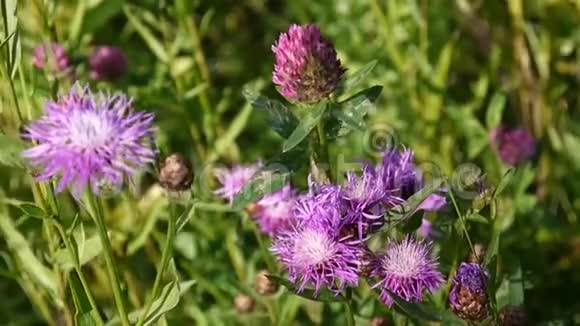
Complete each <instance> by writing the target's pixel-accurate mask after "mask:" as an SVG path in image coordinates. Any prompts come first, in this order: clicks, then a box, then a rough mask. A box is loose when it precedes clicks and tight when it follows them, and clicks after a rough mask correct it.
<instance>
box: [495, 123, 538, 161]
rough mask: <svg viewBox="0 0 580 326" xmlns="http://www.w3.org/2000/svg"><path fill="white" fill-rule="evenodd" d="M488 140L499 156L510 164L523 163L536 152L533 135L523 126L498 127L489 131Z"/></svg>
mask: <svg viewBox="0 0 580 326" xmlns="http://www.w3.org/2000/svg"><path fill="white" fill-rule="evenodd" d="M490 141H491V144H492V147H493V148H494V150H495V151H496V152H497V155H498V156H499V158H500V159H501V160H502V161H503V162H505V163H506V164H508V165H511V166H516V165H518V164H520V163H523V162H525V161H527V160H529V159H531V158H532V157H533V156H534V155H535V154H536V142H535V140H534V137H532V135H531V134H530V132H529V131H528V130H527V129H525V128H515V129H509V128H507V127H505V126H501V127H498V128H496V129H494V130H492V131H491V133H490Z"/></svg>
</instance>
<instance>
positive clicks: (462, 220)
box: [447, 183, 479, 259]
mask: <svg viewBox="0 0 580 326" xmlns="http://www.w3.org/2000/svg"><path fill="white" fill-rule="evenodd" d="M447 185H448V186H449V197H451V202H453V207H454V208H455V212H456V213H457V216H458V217H459V221H460V222H461V227H462V228H463V232H464V233H465V238H467V243H468V244H469V248H470V249H471V252H472V253H473V256H474V257H475V259H479V257H478V256H477V253H476V252H475V249H474V247H473V243H472V242H471V238H470V237H469V233H468V232H467V227H466V226H465V220H464V219H463V215H462V214H461V212H460V211H459V206H458V205H457V201H456V200H455V196H454V195H453V189H452V187H451V185H449V183H447Z"/></svg>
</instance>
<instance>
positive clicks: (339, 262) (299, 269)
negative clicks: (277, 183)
mask: <svg viewBox="0 0 580 326" xmlns="http://www.w3.org/2000/svg"><path fill="white" fill-rule="evenodd" d="M329 198H330V196H327V194H324V195H322V196H304V197H301V198H300V199H298V200H297V202H296V215H297V225H296V226H295V227H294V228H293V229H292V230H290V231H288V232H284V233H282V234H280V235H279V236H278V237H277V238H276V239H275V240H274V243H273V245H272V248H271V251H272V252H273V253H274V254H276V255H277V256H278V259H279V261H280V262H281V263H282V264H284V266H285V268H286V269H287V270H288V279H289V280H290V281H291V282H293V283H295V284H296V285H297V289H298V291H303V290H304V289H305V288H306V287H307V286H309V287H313V288H314V291H315V293H316V294H318V293H319V291H320V290H321V289H322V288H323V287H324V288H328V289H329V290H331V291H333V292H335V293H340V292H342V291H343V290H344V288H345V286H357V285H358V279H359V270H360V262H359V259H360V257H361V256H362V249H361V247H360V246H358V245H355V244H351V243H348V242H345V241H342V239H341V232H340V224H341V217H340V210H339V209H338V208H337V207H336V206H334V207H332V205H331V204H330V203H332V201H328V202H326V201H324V199H329Z"/></svg>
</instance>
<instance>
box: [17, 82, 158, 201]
mask: <svg viewBox="0 0 580 326" xmlns="http://www.w3.org/2000/svg"><path fill="white" fill-rule="evenodd" d="M153 119H154V116H153V114H151V113H143V112H135V111H134V110H133V107H132V100H131V99H130V98H127V97H126V96H124V95H113V96H106V95H104V94H102V93H99V94H98V95H96V96H95V95H93V94H92V93H91V91H90V89H89V88H88V87H84V88H81V87H79V86H78V85H74V86H73V88H72V89H71V91H70V92H69V94H67V95H64V96H60V97H59V98H58V100H57V101H56V102H53V101H49V102H47V103H46V105H45V114H44V116H42V117H41V118H40V119H39V120H36V121H33V122H32V123H30V124H29V125H28V126H27V127H26V129H25V132H24V134H23V137H25V138H27V139H30V140H31V141H34V142H36V143H37V145H36V146H34V147H32V148H30V149H28V150H26V151H24V153H23V156H24V157H25V158H27V159H29V161H30V163H31V164H32V165H34V166H36V167H38V168H40V169H41V171H40V173H39V175H38V176H37V178H36V179H37V180H39V181H46V180H50V179H52V178H59V179H60V180H59V182H58V186H57V191H59V192H60V191H62V190H64V189H65V188H66V187H69V186H70V188H71V190H72V193H73V195H75V196H77V197H78V196H79V195H80V194H81V193H82V192H83V191H84V190H85V189H86V187H87V186H90V187H91V189H92V191H93V192H94V193H97V194H98V193H101V190H103V189H104V188H108V189H111V190H114V189H118V188H120V187H121V186H122V185H123V181H124V180H125V179H126V178H130V177H131V176H133V175H134V174H135V173H136V172H137V171H139V170H141V169H142V168H143V167H144V166H145V165H146V164H148V163H151V162H153V161H154V158H155V155H156V150H155V149H153V148H152V146H151V145H152V141H153V133H154V130H153Z"/></svg>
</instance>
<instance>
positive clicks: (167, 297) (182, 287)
mask: <svg viewBox="0 0 580 326" xmlns="http://www.w3.org/2000/svg"><path fill="white" fill-rule="evenodd" d="M194 283H195V281H187V282H183V283H181V284H180V283H178V282H171V283H169V284H167V285H166V286H165V287H164V288H163V290H162V291H161V294H160V295H159V298H157V299H156V300H155V301H153V304H152V305H151V309H150V310H149V314H147V317H145V323H144V325H151V324H153V323H154V322H155V321H157V320H158V319H159V318H160V317H161V316H163V315H164V314H165V313H166V312H168V311H170V310H172V309H173V308H175V307H177V304H178V303H179V297H180V296H181V295H182V294H183V293H185V292H186V291H187V290H188V289H189V288H190V287H191V286H192V285H193V284H194ZM129 319H130V320H131V321H132V318H131V314H129Z"/></svg>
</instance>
